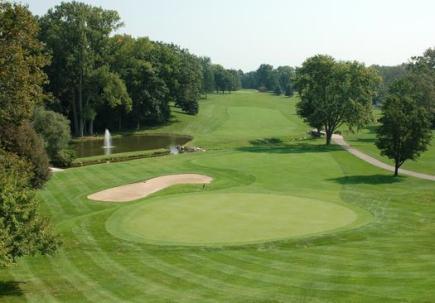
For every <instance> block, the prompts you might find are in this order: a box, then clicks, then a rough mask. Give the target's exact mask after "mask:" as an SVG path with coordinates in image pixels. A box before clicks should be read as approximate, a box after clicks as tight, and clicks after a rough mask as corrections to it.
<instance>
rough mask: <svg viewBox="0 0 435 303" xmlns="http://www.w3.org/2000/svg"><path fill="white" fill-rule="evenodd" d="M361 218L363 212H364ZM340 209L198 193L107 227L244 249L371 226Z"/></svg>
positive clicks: (126, 234) (161, 239)
mask: <svg viewBox="0 0 435 303" xmlns="http://www.w3.org/2000/svg"><path fill="white" fill-rule="evenodd" d="M360 212H361V211H360ZM365 217H366V218H364V219H363V218H361V219H360V220H358V219H359V218H358V214H357V212H356V211H353V210H351V209H349V208H348V207H345V206H342V205H338V204H335V203H328V202H323V201H319V200H312V199H306V198H300V197H294V196H289V195H271V194H246V193H245V194H241V193H220V194H219V193H215V192H211V193H206V194H204V193H193V194H184V195H176V196H174V197H171V198H168V197H163V198H161V199H154V201H153V203H136V204H133V205H131V206H130V207H123V208H121V209H119V210H118V211H116V212H115V213H114V214H113V215H112V216H111V217H110V218H109V220H108V221H107V225H106V226H107V229H108V231H109V232H110V233H112V234H113V235H115V236H118V237H119V238H121V239H126V240H132V241H138V242H144V243H151V244H160V245H162V244H163V245H164V244H166V245H203V246H204V245H205V246H222V245H239V244H248V243H259V242H265V241H271V240H282V239H288V238H291V237H300V236H305V235H307V234H314V233H321V232H325V231H328V230H333V229H337V228H340V227H344V226H346V227H348V228H350V227H354V226H356V224H358V225H361V224H362V223H366V222H367V221H368V220H367V218H368V216H365Z"/></svg>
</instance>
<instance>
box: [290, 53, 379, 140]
mask: <svg viewBox="0 0 435 303" xmlns="http://www.w3.org/2000/svg"><path fill="white" fill-rule="evenodd" d="M378 83H379V77H378V75H377V73H376V72H375V71H374V70H372V69H370V68H366V67H365V66H364V65H363V64H361V63H358V62H337V61H335V60H334V58H332V57H330V56H325V55H317V56H314V57H311V58H309V59H307V60H306V61H305V62H304V63H303V65H302V67H300V68H298V69H297V71H296V86H297V90H298V93H299V96H300V98H301V100H300V102H299V103H298V106H297V110H298V114H299V115H300V116H301V117H302V118H303V119H304V120H305V121H306V122H308V123H309V124H310V125H312V126H316V127H318V126H320V125H321V126H322V127H323V128H324V130H325V133H326V144H327V145H329V144H330V143H331V138H332V134H333V133H334V131H335V130H336V129H337V128H338V127H340V126H341V125H343V124H347V125H348V126H349V128H351V129H352V128H354V127H361V126H363V125H365V124H366V123H368V122H369V121H371V119H372V99H373V96H374V95H375V93H376V88H377V85H378Z"/></svg>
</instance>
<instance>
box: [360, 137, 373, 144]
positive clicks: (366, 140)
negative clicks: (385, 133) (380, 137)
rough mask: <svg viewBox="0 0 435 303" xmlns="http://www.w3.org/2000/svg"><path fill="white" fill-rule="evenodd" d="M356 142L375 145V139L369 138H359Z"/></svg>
mask: <svg viewBox="0 0 435 303" xmlns="http://www.w3.org/2000/svg"><path fill="white" fill-rule="evenodd" d="M355 141H356V142H364V143H375V139H374V138H373V139H369V138H359V139H356V140H355Z"/></svg>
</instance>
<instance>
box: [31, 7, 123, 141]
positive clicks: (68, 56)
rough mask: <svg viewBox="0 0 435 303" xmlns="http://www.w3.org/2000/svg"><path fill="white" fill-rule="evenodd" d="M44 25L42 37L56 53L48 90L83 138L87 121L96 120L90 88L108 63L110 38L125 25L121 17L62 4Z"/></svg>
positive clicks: (44, 21) (96, 9) (97, 9)
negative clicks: (96, 73)
mask: <svg viewBox="0 0 435 303" xmlns="http://www.w3.org/2000/svg"><path fill="white" fill-rule="evenodd" d="M40 24H41V34H40V38H41V40H42V41H44V42H45V44H46V45H47V48H48V49H49V50H50V52H51V54H52V64H51V65H50V66H49V67H48V68H47V69H46V71H47V74H48V76H49V78H50V84H49V86H48V89H49V90H50V91H51V92H52V93H53V95H54V96H55V97H56V99H58V102H60V103H62V106H61V108H63V109H64V114H66V115H67V116H69V117H70V118H71V120H72V122H73V123H72V124H73V128H74V132H75V134H76V135H79V136H83V134H84V133H85V128H86V125H85V122H86V120H88V121H93V119H89V118H90V117H91V116H92V115H89V113H90V108H89V106H86V104H85V102H87V101H86V100H88V96H87V93H88V92H87V91H86V86H88V85H89V82H91V81H92V80H93V76H95V75H94V71H95V70H96V69H98V68H100V67H102V66H103V65H105V64H106V60H107V50H108V41H109V35H110V34H111V33H112V32H113V31H114V30H116V29H117V28H119V27H120V26H121V25H122V23H121V22H120V18H119V15H118V13H117V12H116V11H112V10H104V9H102V8H99V7H93V6H90V5H87V4H84V3H80V2H75V1H73V2H62V3H61V4H60V5H58V6H56V7H55V8H54V9H50V10H49V11H48V12H47V14H46V15H44V16H43V17H42V18H41V19H40ZM103 89H104V88H103ZM86 118H88V119H86ZM90 125H92V124H90Z"/></svg>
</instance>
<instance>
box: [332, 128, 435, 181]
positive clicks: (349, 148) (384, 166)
mask: <svg viewBox="0 0 435 303" xmlns="http://www.w3.org/2000/svg"><path fill="white" fill-rule="evenodd" d="M332 140H333V141H334V142H335V143H336V144H338V145H340V146H342V147H343V148H344V149H345V150H347V151H348V152H350V153H351V154H352V155H354V156H356V157H358V158H360V159H361V160H364V161H366V162H368V163H370V164H372V165H374V166H377V167H380V168H382V169H385V170H388V171H392V172H394V166H392V165H388V164H385V163H384V162H382V161H379V160H378V159H375V158H373V157H371V156H369V155H367V154H365V153H363V152H361V151H359V150H358V149H356V148H353V147H352V146H350V145H349V144H348V143H347V142H346V141H345V140H344V138H343V136H340V135H332ZM399 174H402V175H407V176H412V177H416V178H420V179H424V180H431V181H435V176H433V175H429V174H422V173H418V172H415V171H411V170H406V169H401V168H400V169H399Z"/></svg>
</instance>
